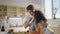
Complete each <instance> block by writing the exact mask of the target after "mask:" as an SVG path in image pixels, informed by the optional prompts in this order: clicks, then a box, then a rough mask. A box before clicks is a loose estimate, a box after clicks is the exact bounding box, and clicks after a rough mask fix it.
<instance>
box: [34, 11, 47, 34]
mask: <svg viewBox="0 0 60 34" xmlns="http://www.w3.org/2000/svg"><path fill="white" fill-rule="evenodd" d="M35 18H36V20H37V23H40V24H41V27H42V34H45V32H46V28H47V25H48V24H47V19H46V18H45V16H44V14H43V13H42V12H41V11H39V10H36V11H35Z"/></svg>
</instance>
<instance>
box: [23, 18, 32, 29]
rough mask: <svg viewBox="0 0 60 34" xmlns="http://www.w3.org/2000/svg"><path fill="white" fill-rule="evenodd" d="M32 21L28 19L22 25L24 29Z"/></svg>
mask: <svg viewBox="0 0 60 34" xmlns="http://www.w3.org/2000/svg"><path fill="white" fill-rule="evenodd" d="M31 20H32V18H30V19H29V20H27V21H25V23H24V27H25V28H27V27H28V26H29V22H30V21H31Z"/></svg>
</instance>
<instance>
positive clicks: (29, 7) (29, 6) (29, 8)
mask: <svg viewBox="0 0 60 34" xmlns="http://www.w3.org/2000/svg"><path fill="white" fill-rule="evenodd" d="M26 9H27V10H33V9H34V7H33V5H31V4H30V5H28V6H27V8H26Z"/></svg>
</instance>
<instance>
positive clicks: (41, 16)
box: [34, 10, 47, 23]
mask: <svg viewBox="0 0 60 34" xmlns="http://www.w3.org/2000/svg"><path fill="white" fill-rule="evenodd" d="M34 17H35V19H36V21H37V23H39V22H40V21H41V20H43V21H44V22H46V21H47V19H46V18H45V16H44V14H43V13H42V12H41V11H39V10H36V11H35V15H34Z"/></svg>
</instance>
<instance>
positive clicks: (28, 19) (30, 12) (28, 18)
mask: <svg viewBox="0 0 60 34" xmlns="http://www.w3.org/2000/svg"><path fill="white" fill-rule="evenodd" d="M26 9H27V13H26V15H25V18H24V27H25V28H26V27H28V25H29V23H31V21H32V18H31V17H33V13H34V11H33V10H34V7H33V5H29V6H27V8H26Z"/></svg>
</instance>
